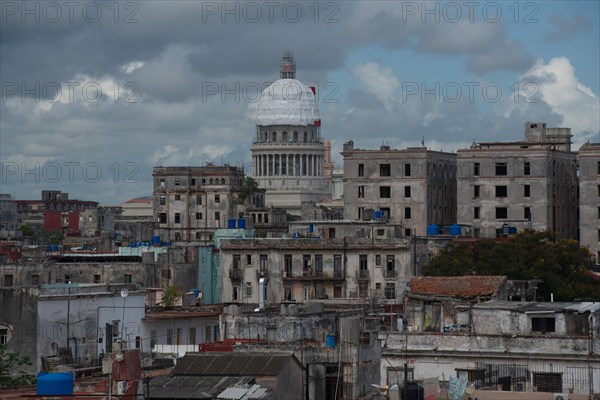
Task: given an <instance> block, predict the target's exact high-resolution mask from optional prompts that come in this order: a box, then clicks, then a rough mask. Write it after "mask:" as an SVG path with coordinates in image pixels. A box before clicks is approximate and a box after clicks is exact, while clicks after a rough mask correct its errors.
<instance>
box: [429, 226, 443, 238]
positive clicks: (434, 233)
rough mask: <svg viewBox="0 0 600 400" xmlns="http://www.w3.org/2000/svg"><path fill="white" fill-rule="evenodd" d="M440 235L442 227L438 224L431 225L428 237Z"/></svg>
mask: <svg viewBox="0 0 600 400" xmlns="http://www.w3.org/2000/svg"><path fill="white" fill-rule="evenodd" d="M439 234H440V226H439V225H436V224H431V225H429V226H428V227H427V235H428V236H437V235H439Z"/></svg>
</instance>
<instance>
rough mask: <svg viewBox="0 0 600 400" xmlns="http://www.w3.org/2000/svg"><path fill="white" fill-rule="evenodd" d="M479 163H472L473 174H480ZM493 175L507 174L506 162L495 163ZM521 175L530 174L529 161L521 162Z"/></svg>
mask: <svg viewBox="0 0 600 400" xmlns="http://www.w3.org/2000/svg"><path fill="white" fill-rule="evenodd" d="M480 173H481V163H473V176H480ZM495 175H496V176H506V175H508V164H507V163H505V162H497V163H495ZM523 175H531V163H530V162H529V161H525V162H523Z"/></svg>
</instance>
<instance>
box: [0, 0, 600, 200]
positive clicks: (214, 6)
mask: <svg viewBox="0 0 600 400" xmlns="http://www.w3.org/2000/svg"><path fill="white" fill-rule="evenodd" d="M599 4H600V2H598V1H592V0H590V1H529V2H528V1H521V2H517V1H515V2H511V1H497V2H487V1H484V2H480V1H472V2H466V1H465V2H462V1H459V2H450V1H445V2H440V3H436V2H422V1H417V2H413V1H381V2H379V1H330V2H327V1H322V2H314V1H290V2H288V1H272V2H266V1H265V2H262V1H259V2H252V1H244V2H221V1H218V2H209V1H206V2H201V1H181V2H178V1H146V0H145V1H122V2H114V1H109V2H100V1H90V2H86V1H77V0H76V1H72V2H62V1H58V2H51V1H28V2H18V1H2V2H0V6H1V9H0V18H1V20H0V24H1V25H0V80H1V84H2V85H1V88H0V89H1V93H0V94H1V96H2V98H1V103H0V111H1V114H0V162H1V164H0V165H1V169H0V174H1V176H0V192H3V193H10V194H12V195H14V196H15V197H16V198H19V199H36V198H39V196H40V191H41V190H42V189H56V190H63V191H67V192H69V193H70V195H71V197H72V198H80V199H89V200H97V201H100V202H101V203H103V204H118V203H120V202H123V201H125V200H127V199H129V198H133V197H137V196H143V195H149V194H151V192H152V184H151V173H152V167H153V166H157V165H163V166H167V165H202V164H203V163H206V162H213V163H218V164H220V163H230V164H238V165H244V166H245V168H247V170H250V171H251V169H250V168H249V167H248V165H249V161H250V145H251V142H252V139H253V136H254V133H255V127H254V118H255V115H254V113H253V110H254V109H255V107H256V102H257V100H258V96H257V90H258V89H259V88H264V87H266V86H267V85H268V84H269V83H271V82H273V81H274V80H276V79H277V78H278V69H279V62H280V59H281V55H282V53H283V52H284V51H285V50H292V51H293V52H294V55H295V58H296V61H297V78H298V79H300V80H301V81H303V82H305V83H306V84H309V85H315V86H317V88H318V94H319V97H318V105H319V108H320V111H321V116H322V121H323V127H322V132H323V135H324V136H325V137H326V138H328V139H330V140H331V141H332V142H333V150H334V153H335V154H334V160H335V161H336V162H337V163H338V165H340V166H341V158H340V156H339V151H340V150H341V146H342V143H343V142H345V141H347V140H350V139H353V140H354V142H355V145H356V146H357V147H361V148H376V147H378V146H379V145H381V144H382V143H387V144H389V145H390V146H392V147H405V146H414V145H420V142H421V140H423V139H424V140H425V144H426V146H428V147H430V148H432V149H436V150H440V149H442V150H445V151H455V150H457V149H460V148H463V147H466V146H469V145H470V144H471V143H472V142H473V141H474V140H475V141H497V140H519V139H520V138H522V135H523V125H524V123H525V122H526V121H545V122H547V123H548V125H549V126H561V127H571V128H572V133H573V134H574V135H575V138H574V139H575V146H576V148H578V146H579V145H580V144H581V143H583V142H585V141H587V140H591V141H594V142H598V141H600V122H599V118H600V117H599V115H600V105H599V100H598V95H599V94H600V81H599V80H600V74H599V73H598V72H599V71H600V54H599V46H598V43H599V38H600V32H599V25H600V7H599Z"/></svg>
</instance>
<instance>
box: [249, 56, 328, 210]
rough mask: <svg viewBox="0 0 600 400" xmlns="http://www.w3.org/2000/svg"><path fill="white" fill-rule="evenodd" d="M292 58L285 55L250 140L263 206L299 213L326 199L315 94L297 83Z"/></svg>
mask: <svg viewBox="0 0 600 400" xmlns="http://www.w3.org/2000/svg"><path fill="white" fill-rule="evenodd" d="M295 78H296V64H295V61H294V58H293V56H292V55H291V54H286V55H285V56H284V57H283V60H282V63H281V69H280V79H278V80H277V81H275V82H274V83H273V84H272V85H271V86H269V87H268V88H266V89H265V90H264V91H263V93H262V95H261V99H260V102H259V103H258V109H257V115H256V135H255V137H254V140H253V142H252V165H253V171H252V176H253V177H254V179H256V181H257V182H258V183H259V187H260V188H262V189H265V190H266V204H267V206H272V207H280V208H283V209H285V210H286V211H287V212H288V213H291V214H294V215H300V205H301V203H302V202H318V201H321V200H322V199H323V198H326V197H330V196H331V193H330V189H329V184H328V180H327V179H326V178H325V167H329V166H330V165H329V164H328V163H327V160H326V158H325V147H324V142H323V138H322V137H321V117H320V116H319V110H318V108H317V105H316V101H315V93H314V91H313V90H312V89H310V88H308V87H307V86H306V85H304V84H303V83H302V82H300V81H299V80H296V79H295Z"/></svg>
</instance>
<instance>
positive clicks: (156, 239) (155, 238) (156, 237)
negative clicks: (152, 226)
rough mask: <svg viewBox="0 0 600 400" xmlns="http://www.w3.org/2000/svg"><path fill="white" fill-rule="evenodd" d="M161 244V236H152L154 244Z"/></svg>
mask: <svg viewBox="0 0 600 400" xmlns="http://www.w3.org/2000/svg"><path fill="white" fill-rule="evenodd" d="M159 244H160V236H152V245H153V246H158V245H159Z"/></svg>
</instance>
